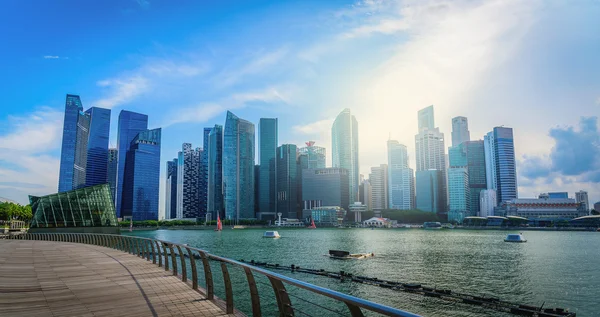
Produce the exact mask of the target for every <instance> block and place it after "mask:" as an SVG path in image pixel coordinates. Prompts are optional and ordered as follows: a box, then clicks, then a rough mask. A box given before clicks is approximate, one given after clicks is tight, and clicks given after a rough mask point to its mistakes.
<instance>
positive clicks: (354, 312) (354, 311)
mask: <svg viewBox="0 0 600 317" xmlns="http://www.w3.org/2000/svg"><path fill="white" fill-rule="evenodd" d="M345 303H346V306H348V309H349V310H350V316H352V317H364V316H365V315H363V313H362V311H361V310H360V307H358V306H356V305H352V304H350V303H348V302H345Z"/></svg>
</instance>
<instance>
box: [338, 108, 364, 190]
mask: <svg viewBox="0 0 600 317" xmlns="http://www.w3.org/2000/svg"><path fill="white" fill-rule="evenodd" d="M331 146H332V161H333V167H337V168H344V169H346V170H347V171H348V177H349V182H350V183H349V184H350V185H349V189H348V193H349V199H350V201H356V200H357V199H358V185H359V184H358V175H359V172H358V166H359V165H358V122H357V121H356V118H355V117H354V116H353V115H352V114H351V113H350V109H347V108H346V109H344V110H343V111H342V112H341V113H340V114H339V115H338V116H337V117H336V118H335V121H334V122H333V126H332V128H331Z"/></svg>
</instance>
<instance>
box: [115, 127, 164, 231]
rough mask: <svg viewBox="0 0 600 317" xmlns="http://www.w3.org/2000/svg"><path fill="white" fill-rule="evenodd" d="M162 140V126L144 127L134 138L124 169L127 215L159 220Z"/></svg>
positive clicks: (138, 219)
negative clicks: (154, 127)
mask: <svg viewBox="0 0 600 317" xmlns="http://www.w3.org/2000/svg"><path fill="white" fill-rule="evenodd" d="M160 144H161V129H160V128H157V129H152V130H145V131H142V132H140V133H138V135H136V136H135V137H134V138H133V140H132V141H131V144H130V146H129V150H128V151H127V155H126V158H125V160H126V161H125V162H126V164H125V170H124V171H123V172H124V173H123V180H124V181H123V195H122V196H123V199H122V205H121V207H122V217H123V218H125V217H131V219H133V220H134V221H141V220H158V200H159V199H158V198H159V197H158V195H159V181H160Z"/></svg>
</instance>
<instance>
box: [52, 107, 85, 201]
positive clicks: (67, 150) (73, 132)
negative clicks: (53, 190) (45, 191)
mask: <svg viewBox="0 0 600 317" xmlns="http://www.w3.org/2000/svg"><path fill="white" fill-rule="evenodd" d="M80 112H83V106H82V105H81V99H80V98H79V96H77V95H67V100H66V101H65V118H64V123H63V136H62V147H61V152H60V172H59V177H58V192H59V193H60V192H65V191H69V190H72V189H73V170H74V165H75V151H76V145H77V143H76V141H77V130H78V129H77V121H78V119H79V113H80Z"/></svg>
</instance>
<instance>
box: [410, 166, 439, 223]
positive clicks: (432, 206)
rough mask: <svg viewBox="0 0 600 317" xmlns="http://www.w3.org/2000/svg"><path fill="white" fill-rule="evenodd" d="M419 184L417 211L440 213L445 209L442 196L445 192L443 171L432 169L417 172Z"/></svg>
mask: <svg viewBox="0 0 600 317" xmlns="http://www.w3.org/2000/svg"><path fill="white" fill-rule="evenodd" d="M416 179H417V181H416V183H417V209H419V210H422V211H428V212H435V213H439V212H441V211H442V210H444V209H445V206H444V204H443V202H442V199H441V196H442V194H443V195H445V194H446V193H445V191H442V190H441V189H442V188H443V187H445V184H444V178H443V177H442V171H440V170H437V169H430V170H424V171H417V172H416Z"/></svg>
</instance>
